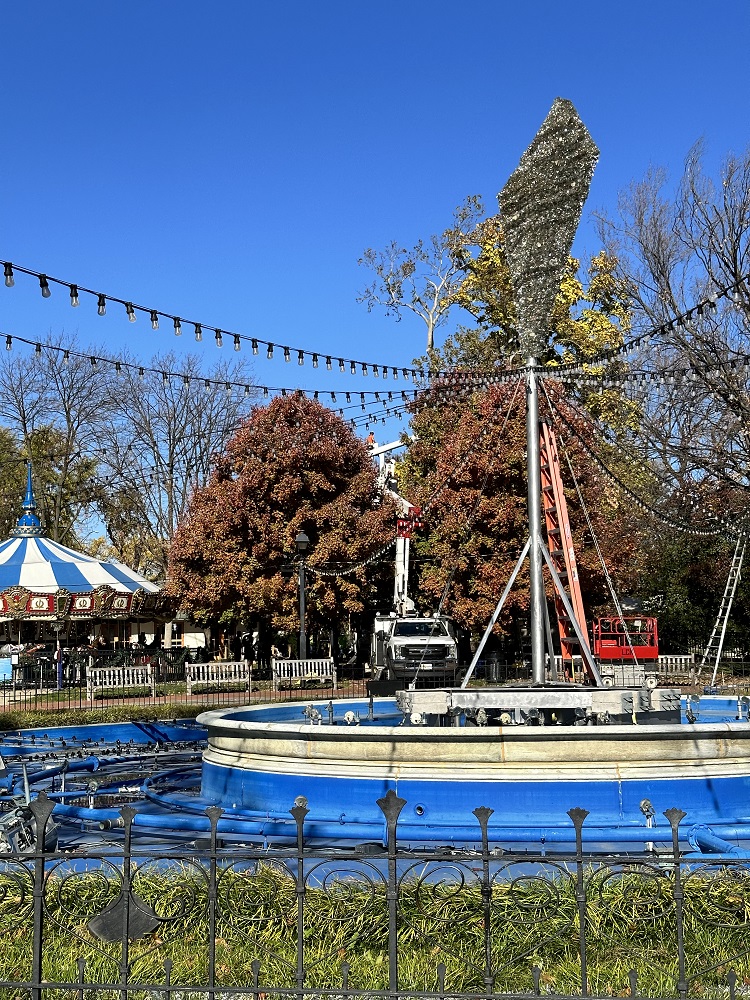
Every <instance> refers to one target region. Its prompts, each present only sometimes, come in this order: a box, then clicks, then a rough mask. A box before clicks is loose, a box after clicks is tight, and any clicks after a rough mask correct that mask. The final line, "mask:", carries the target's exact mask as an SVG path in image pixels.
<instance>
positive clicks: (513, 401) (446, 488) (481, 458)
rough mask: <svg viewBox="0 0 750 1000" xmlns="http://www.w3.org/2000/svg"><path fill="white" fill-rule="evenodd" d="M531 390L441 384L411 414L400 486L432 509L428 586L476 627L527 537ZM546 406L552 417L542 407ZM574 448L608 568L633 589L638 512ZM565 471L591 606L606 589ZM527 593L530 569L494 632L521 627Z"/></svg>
mask: <svg viewBox="0 0 750 1000" xmlns="http://www.w3.org/2000/svg"><path fill="white" fill-rule="evenodd" d="M524 398H525V390H524V387H523V383H522V382H521V383H519V384H513V383H510V384H504V385H500V386H491V387H489V388H487V389H485V390H482V391H478V392H475V393H474V394H473V395H472V396H471V397H470V398H469V399H465V398H464V399H462V398H460V397H458V396H457V395H456V394H455V393H453V392H448V393H447V394H446V393H444V392H443V391H442V388H441V386H440V385H439V384H434V385H433V386H432V388H431V389H430V390H428V391H427V392H426V394H425V399H424V401H423V403H422V405H420V407H419V408H418V410H417V412H416V413H415V414H414V417H413V420H412V424H413V430H414V432H415V436H416V441H415V442H414V443H413V444H412V445H411V447H410V449H409V452H408V454H407V456H406V458H405V459H404V461H403V462H402V464H401V466H400V469H399V480H400V488H401V490H402V492H404V493H405V495H407V496H409V498H410V499H412V500H413V501H414V502H415V503H421V504H422V505H425V506H426V507H427V508H428V510H429V513H428V515H427V533H426V535H425V536H424V537H423V538H422V539H421V540H419V541H418V542H417V553H418V560H419V563H418V565H419V566H420V585H421V588H422V590H423V591H424V592H425V593H426V594H427V595H429V597H430V598H431V600H432V602H433V604H437V602H438V601H440V600H441V599H443V597H444V595H445V597H444V604H443V607H444V609H446V610H447V611H448V612H449V613H451V614H452V615H453V616H454V617H455V618H456V620H457V622H458V623H459V624H460V625H461V626H463V627H464V628H466V629H468V630H470V631H473V632H474V633H476V632H478V631H481V630H482V629H483V628H484V627H485V626H486V624H487V621H488V620H489V618H490V616H491V614H492V612H493V611H494V608H495V605H496V604H497V601H498V599H499V597H500V594H501V593H502V591H503V589H504V587H505V584H506V583H507V581H508V579H509V577H510V575H511V573H512V571H513V568H514V566H515V563H516V561H517V559H518V556H519V554H520V552H521V549H522V547H523V544H524V541H525V539H526V537H527V535H528V521H527V512H526V457H525V445H526V437H525V434H526V432H525V413H524ZM543 412H546V415H547V418H548V419H550V420H552V419H553V418H552V414H551V413H550V412H549V411H548V410H547V408H546V406H544V405H543ZM569 451H570V455H571V459H572V462H573V466H574V468H575V472H576V477H577V480H578V482H579V485H580V488H581V491H582V493H583V495H584V498H585V501H586V505H587V508H588V510H589V513H590V515H591V518H592V523H593V525H594V530H595V532H596V534H597V537H599V539H600V541H601V542H602V543H603V549H604V552H605V557H606V560H607V565H608V569H609V571H610V573H611V574H612V575H613V577H614V578H615V579H616V580H617V582H618V583H619V584H620V585H621V586H623V587H625V588H628V589H631V588H632V587H633V586H634V584H635V582H636V581H637V578H638V570H639V564H638V560H637V559H636V558H635V549H636V542H637V540H638V531H637V527H636V525H635V523H634V521H633V518H632V517H631V516H630V515H629V513H628V509H627V505H626V504H625V503H624V502H623V500H622V498H621V497H620V496H619V494H618V493H617V491H616V490H607V489H606V488H602V483H601V482H600V480H599V478H598V476H597V474H596V472H595V470H594V469H593V468H592V466H591V464H590V462H588V461H587V459H586V457H585V455H584V454H583V453H582V452H581V451H580V449H577V448H576V446H575V445H574V444H571V445H569ZM564 478H565V479H566V497H567V500H568V507H569V513H570V519H571V527H572V529H573V533H574V540H575V544H576V553H577V558H578V566H579V575H580V579H581V587H582V591H583V594H584V600H585V603H586V606H587V607H588V608H589V610H592V611H593V610H594V609H596V608H598V607H599V606H600V605H603V604H606V603H608V601H609V595H608V593H607V592H606V589H605V583H604V575H603V573H602V571H601V568H600V566H599V561H598V557H597V555H596V552H595V550H594V548H593V546H592V545H591V540H590V537H589V535H588V530H587V526H586V523H585V519H584V515H583V513H582V511H581V507H580V504H579V501H578V498H577V495H576V493H575V489H574V486H573V484H572V482H571V481H570V477H569V476H566V477H564ZM548 592H549V595H550V596H551V593H552V591H551V587H550V588H548ZM528 599H529V582H528V569H527V567H526V568H524V570H523V571H522V572H521V574H520V575H519V577H518V579H517V581H516V584H515V586H514V588H513V590H512V592H511V594H510V596H509V599H508V601H507V603H506V605H505V608H504V611H503V614H502V616H501V618H500V621H499V623H498V627H497V629H496V631H497V632H500V633H504V634H506V635H508V634H515V635H516V636H518V635H519V634H520V627H521V622H522V621H525V619H526V617H527V613H528Z"/></svg>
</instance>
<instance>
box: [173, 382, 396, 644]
mask: <svg viewBox="0 0 750 1000" xmlns="http://www.w3.org/2000/svg"><path fill="white" fill-rule="evenodd" d="M395 517H396V512H395V509H394V508H393V507H392V505H391V504H390V502H389V501H388V500H387V498H384V497H381V495H380V493H379V490H378V486H377V474H376V470H375V467H374V465H373V462H372V460H371V458H370V455H369V452H368V450H367V448H366V446H365V444H364V443H363V442H362V441H361V440H360V439H359V438H358V437H356V435H355V434H354V432H353V431H352V429H351V428H350V427H349V425H348V424H347V423H345V422H344V421H343V420H342V419H341V418H340V417H338V416H337V415H336V414H334V413H333V412H332V411H331V410H329V409H327V408H325V407H324V406H322V405H321V404H320V403H318V402H316V401H314V400H310V399H307V398H306V397H304V396H302V395H294V396H287V397H281V398H278V399H275V400H273V401H272V402H271V403H270V404H269V405H268V406H263V407H260V406H259V407H255V408H254V409H253V410H252V412H251V414H250V417H249V418H248V419H247V420H246V422H245V423H244V424H243V425H242V427H241V428H240V430H238V431H237V433H236V434H235V435H234V436H233V437H232V438H231V440H230V441H229V442H228V444H227V446H226V449H225V450H224V452H223V454H222V455H221V456H220V457H219V459H218V461H217V463H216V467H215V469H214V471H213V473H212V475H211V478H210V480H209V482H208V484H207V485H206V486H205V487H204V488H202V489H198V490H197V491H196V492H195V494H194V496H193V498H192V500H191V502H190V504H189V507H188V510H187V513H186V515H185V517H184V518H183V520H182V522H181V523H180V525H179V527H178V529H177V531H176V533H175V536H174V540H173V542H172V546H171V549H170V553H169V580H168V590H169V591H170V592H171V593H172V594H174V595H175V596H176V597H177V598H178V599H179V602H180V606H181V607H182V608H183V609H184V610H186V611H187V612H188V613H189V614H190V616H191V617H192V618H193V619H195V620H197V621H201V622H209V621H216V620H217V619H221V620H222V621H223V622H225V623H231V622H234V623H249V622H258V623H260V624H261V625H263V626H265V627H266V628H273V629H276V630H281V631H286V632H290V633H291V632H293V631H294V630H296V629H297V628H298V627H299V621H298V601H297V592H296V582H295V580H294V579H292V580H284V578H283V576H282V574H281V568H282V565H283V564H284V563H285V561H287V560H288V558H289V554H290V553H291V552H293V551H294V539H295V537H296V536H297V534H298V533H299V532H300V531H304V532H305V533H306V534H307V535H308V537H309V539H310V542H311V548H310V554H309V556H308V557H307V564H308V566H309V573H308V576H309V586H308V588H307V601H308V633H309V634H312V633H313V631H314V630H315V629H316V628H317V629H321V628H325V629H329V628H334V629H338V628H341V627H343V626H344V625H345V623H346V622H347V621H348V618H349V616H350V615H358V614H361V613H362V612H363V611H364V610H365V607H366V605H367V603H368V600H369V599H370V597H371V596H373V590H372V588H373V579H374V577H375V575H376V574H377V573H378V566H377V565H372V566H367V567H365V566H361V567H360V568H359V569H357V570H356V572H353V573H347V574H345V575H337V574H338V573H339V572H340V570H341V569H343V568H345V567H347V566H351V564H352V563H357V562H359V561H361V560H365V559H367V558H368V557H370V556H372V555H373V554H374V553H375V552H376V551H377V550H378V548H379V547H380V546H382V545H383V544H384V543H386V542H387V541H389V540H390V539H392V538H393V537H394V534H395V532H394V526H395ZM386 565H387V566H388V569H387V570H386V569H382V570H381V572H382V573H383V574H384V577H388V576H389V575H390V573H391V570H390V564H386ZM324 574H325V575H324ZM328 574H330V575H328ZM390 579H391V580H392V576H390Z"/></svg>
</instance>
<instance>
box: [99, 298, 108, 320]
mask: <svg viewBox="0 0 750 1000" xmlns="http://www.w3.org/2000/svg"><path fill="white" fill-rule="evenodd" d="M96 311H97V312H98V313H99V315H100V316H104V314H105V313H106V312H107V297H106V295H100V296H99V300H98V302H97V304H96Z"/></svg>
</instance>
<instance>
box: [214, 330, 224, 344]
mask: <svg viewBox="0 0 750 1000" xmlns="http://www.w3.org/2000/svg"><path fill="white" fill-rule="evenodd" d="M214 339H215V340H216V346H217V347H223V346H224V338H223V337H222V335H221V330H217V331H216V333H215V334H214Z"/></svg>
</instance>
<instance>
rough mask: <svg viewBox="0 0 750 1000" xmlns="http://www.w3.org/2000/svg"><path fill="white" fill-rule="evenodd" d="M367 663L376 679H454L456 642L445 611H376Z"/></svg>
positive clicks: (456, 655) (441, 680)
mask: <svg viewBox="0 0 750 1000" xmlns="http://www.w3.org/2000/svg"><path fill="white" fill-rule="evenodd" d="M370 666H371V668H372V672H373V677H374V678H375V679H376V680H380V679H381V678H388V679H389V680H403V681H411V680H414V679H415V678H417V677H422V678H423V679H424V680H425V681H428V680H429V679H433V680H436V681H438V682H443V681H451V682H453V681H454V679H455V673H456V668H457V666H458V645H457V643H456V635H455V630H454V627H453V622H452V621H451V620H450V618H447V617H446V616H445V615H433V616H431V617H420V616H419V615H417V614H416V613H412V614H408V615H404V616H400V615H396V614H389V615H377V616H376V618H375V631H374V634H373V638H372V654H371V657H370Z"/></svg>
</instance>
